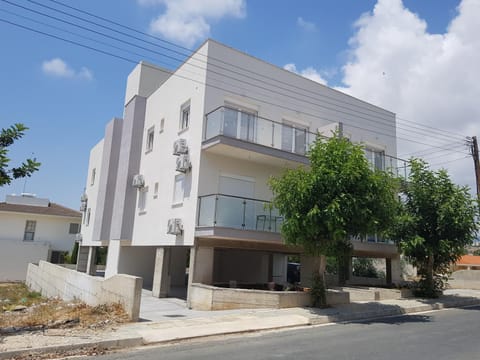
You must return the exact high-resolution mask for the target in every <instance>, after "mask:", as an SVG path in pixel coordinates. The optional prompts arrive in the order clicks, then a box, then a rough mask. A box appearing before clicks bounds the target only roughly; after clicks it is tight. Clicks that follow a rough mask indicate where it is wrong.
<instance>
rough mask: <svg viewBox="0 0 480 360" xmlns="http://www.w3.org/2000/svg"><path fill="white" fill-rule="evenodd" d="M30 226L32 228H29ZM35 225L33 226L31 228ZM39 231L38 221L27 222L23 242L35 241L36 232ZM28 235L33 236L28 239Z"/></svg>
mask: <svg viewBox="0 0 480 360" xmlns="http://www.w3.org/2000/svg"><path fill="white" fill-rule="evenodd" d="M29 225H30V226H29ZM31 225H33V226H31ZM36 229H37V220H26V221H25V230H24V232H23V241H35V232H36ZM27 234H31V238H30V236H28V238H27Z"/></svg>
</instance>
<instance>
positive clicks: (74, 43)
mask: <svg viewBox="0 0 480 360" xmlns="http://www.w3.org/2000/svg"><path fill="white" fill-rule="evenodd" d="M0 21H3V22H5V23H8V24H10V25H13V26H16V27H20V28H23V29H25V30H29V31H33V32H36V33H38V34H41V35H44V36H48V37H51V38H55V39H58V40H61V41H64V42H67V43H70V44H73V45H77V46H81V47H84V48H87V49H90V50H93V51H96V52H99V53H102V54H104V55H109V56H113V57H115V58H118V59H121V60H124V61H127V62H129V63H134V64H137V63H138V61H135V60H132V59H129V58H126V57H124V56H119V55H116V54H113V53H110V52H107V51H104V50H100V49H97V48H94V47H92V46H89V45H85V44H81V43H79V42H76V41H73V40H69V39H65V38H62V37H59V36H56V35H53V34H49V33H46V32H44V31H40V30H36V29H33V28H30V27H28V26H24V25H20V24H16V23H13V22H11V21H8V20H5V19H0ZM145 65H146V66H150V65H148V64H145ZM152 68H154V69H156V70H158V71H162V72H166V73H168V74H169V75H172V76H177V77H179V78H183V79H186V80H190V81H194V82H196V83H198V84H201V85H204V86H209V87H213V88H217V89H219V90H222V91H226V92H229V93H232V94H236V95H240V96H243V97H247V98H250V99H252V100H256V98H253V97H251V96H248V95H245V94H240V93H236V92H234V91H232V90H227V89H225V88H222V87H219V86H215V85H213V84H206V83H204V82H202V81H199V80H195V79H192V78H188V77H185V76H182V75H180V74H176V73H171V72H169V71H166V70H162V69H159V68H157V67H153V66H152ZM262 102H264V103H266V104H269V105H272V106H277V107H281V108H284V109H287V110H290V111H296V110H295V109H292V108H289V107H287V106H284V105H281V104H277V103H271V102H268V101H266V100H262ZM302 112H303V113H304V114H305V115H309V116H312V117H317V118H318V114H311V113H307V112H305V111H302ZM330 121H331V122H336V121H333V120H330ZM349 126H350V127H353V128H357V129H360V130H367V131H370V132H374V133H377V134H381V135H385V136H390V137H394V138H397V137H395V136H394V135H391V134H387V133H381V132H378V131H375V130H372V129H366V128H362V127H359V126H355V125H353V124H349ZM398 138H399V139H403V140H406V141H410V142H415V143H419V144H423V145H427V146H433V147H435V145H429V144H426V143H422V142H419V141H415V140H412V139H406V138H401V137H398Z"/></svg>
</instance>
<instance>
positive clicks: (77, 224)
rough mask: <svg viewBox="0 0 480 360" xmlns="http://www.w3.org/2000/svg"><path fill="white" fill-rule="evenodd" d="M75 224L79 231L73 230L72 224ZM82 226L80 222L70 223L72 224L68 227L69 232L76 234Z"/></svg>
mask: <svg viewBox="0 0 480 360" xmlns="http://www.w3.org/2000/svg"><path fill="white" fill-rule="evenodd" d="M75 225H76V226H77V231H74V232H72V226H75ZM80 226H81V225H80V224H79V223H70V225H69V227H68V233H69V234H70V235H74V234H78V233H80Z"/></svg>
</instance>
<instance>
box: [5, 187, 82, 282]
mask: <svg viewBox="0 0 480 360" xmlns="http://www.w3.org/2000/svg"><path fill="white" fill-rule="evenodd" d="M81 219H82V216H81V213H80V212H78V211H76V210H73V209H69V208H66V207H64V206H61V205H58V204H55V203H52V202H50V201H49V200H48V199H45V198H39V197H36V196H34V195H32V194H22V195H7V197H6V199H5V201H4V202H0V281H9V280H25V276H26V274H27V266H28V263H30V262H33V263H38V262H39V261H40V260H45V261H51V262H53V263H59V262H62V261H63V254H64V253H65V252H70V251H72V249H73V245H74V244H75V239H76V236H77V234H78V233H79V232H80V222H81Z"/></svg>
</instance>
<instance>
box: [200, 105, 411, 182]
mask: <svg viewBox="0 0 480 360" xmlns="http://www.w3.org/2000/svg"><path fill="white" fill-rule="evenodd" d="M218 135H223V136H227V137H230V138H234V139H239V140H243V141H248V142H251V143H254V144H259V145H263V146H267V147H271V148H275V149H279V150H283V151H287V152H290V153H295V154H299V155H306V153H307V151H308V149H309V148H310V146H311V145H312V144H313V142H314V141H315V139H316V134H315V133H312V132H310V131H308V129H306V128H302V127H300V126H294V125H290V124H285V123H279V122H276V121H273V120H269V119H265V118H261V117H259V116H258V115H257V114H256V113H253V112H246V111H242V110H238V109H234V108H230V107H228V106H220V107H218V108H217V109H215V110H213V111H212V112H210V113H208V114H207V115H206V122H205V129H204V134H203V140H204V141H205V140H209V139H211V138H214V137H215V136H218ZM365 157H366V158H367V159H368V161H369V162H370V163H371V165H372V167H373V168H377V169H379V170H385V171H388V172H390V173H392V174H393V175H395V176H399V177H402V178H405V179H406V178H407V176H408V162H407V161H405V160H401V159H398V158H395V157H393V156H389V155H386V154H385V152H384V151H375V150H372V149H368V148H366V149H365Z"/></svg>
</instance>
